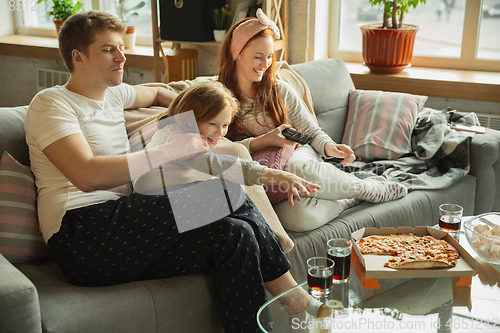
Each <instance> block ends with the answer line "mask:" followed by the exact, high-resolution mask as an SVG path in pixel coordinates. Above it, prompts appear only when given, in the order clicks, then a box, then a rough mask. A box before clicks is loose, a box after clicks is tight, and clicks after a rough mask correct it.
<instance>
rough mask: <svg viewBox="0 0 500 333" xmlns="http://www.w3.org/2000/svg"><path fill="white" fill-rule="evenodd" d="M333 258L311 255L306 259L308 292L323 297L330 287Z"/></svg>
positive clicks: (329, 290) (327, 293)
mask: <svg viewBox="0 0 500 333" xmlns="http://www.w3.org/2000/svg"><path fill="white" fill-rule="evenodd" d="M334 265H335V263H334V262H333V260H331V259H328V258H326V257H313V258H309V259H308V260H307V285H308V291H309V294H311V295H312V296H314V297H325V296H327V295H329V294H330V292H331V289H332V276H333V266H334Z"/></svg>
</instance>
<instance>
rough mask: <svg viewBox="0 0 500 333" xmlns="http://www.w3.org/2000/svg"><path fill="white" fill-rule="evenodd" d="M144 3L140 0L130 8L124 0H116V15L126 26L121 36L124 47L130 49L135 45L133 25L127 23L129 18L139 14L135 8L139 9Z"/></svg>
mask: <svg viewBox="0 0 500 333" xmlns="http://www.w3.org/2000/svg"><path fill="white" fill-rule="evenodd" d="M145 5H146V2H144V1H141V2H139V3H138V4H137V5H135V6H134V7H132V8H127V4H126V0H118V16H119V19H120V20H121V21H122V22H123V24H125V25H126V26H127V31H126V32H125V34H124V35H123V36H122V39H123V44H124V47H125V48H126V49H131V48H133V47H134V45H135V38H136V35H137V34H136V32H135V27H134V26H129V25H127V22H128V20H129V19H130V18H132V17H135V16H139V13H138V12H136V10H138V9H141V8H142V7H144V6H145Z"/></svg>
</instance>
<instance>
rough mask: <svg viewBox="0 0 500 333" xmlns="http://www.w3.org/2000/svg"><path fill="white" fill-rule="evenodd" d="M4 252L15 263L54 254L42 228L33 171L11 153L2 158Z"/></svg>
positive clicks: (0, 241)
mask: <svg viewBox="0 0 500 333" xmlns="http://www.w3.org/2000/svg"><path fill="white" fill-rule="evenodd" d="M0 253H1V254H2V255H3V256H4V257H5V258H7V260H9V261H10V262H12V263H19V262H23V261H29V260H35V259H39V258H44V257H46V256H48V255H50V251H49V249H48V248H47V246H46V245H45V242H44V241H43V238H42V234H41V233H40V230H39V224H38V216H37V212H36V189H35V179H34V177H33V174H32V173H31V170H30V168H29V167H27V166H24V165H22V164H21V163H19V162H18V161H16V160H15V159H14V158H13V157H12V156H11V155H9V153H8V152H4V153H3V155H2V157H1V159H0Z"/></svg>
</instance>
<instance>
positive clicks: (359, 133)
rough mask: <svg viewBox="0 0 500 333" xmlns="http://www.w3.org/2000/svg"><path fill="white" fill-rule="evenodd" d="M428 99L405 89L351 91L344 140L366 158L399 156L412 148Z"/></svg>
mask: <svg viewBox="0 0 500 333" xmlns="http://www.w3.org/2000/svg"><path fill="white" fill-rule="evenodd" d="M426 100H427V96H417V95H411V94H403V93H392V92H383V91H373V90H353V91H351V92H350V93H349V113H348V115H347V123H346V125H345V131H344V137H343V138H342V143H345V144H347V145H349V146H350V147H351V148H352V149H353V150H354V153H355V154H356V156H357V157H360V158H362V159H364V160H365V161H373V160H374V159H397V158H399V157H401V156H402V155H404V154H407V153H409V152H411V133H412V131H413V128H414V126H415V121H416V119H417V116H418V113H419V112H420V110H422V107H423V106H424V103H425V101H426Z"/></svg>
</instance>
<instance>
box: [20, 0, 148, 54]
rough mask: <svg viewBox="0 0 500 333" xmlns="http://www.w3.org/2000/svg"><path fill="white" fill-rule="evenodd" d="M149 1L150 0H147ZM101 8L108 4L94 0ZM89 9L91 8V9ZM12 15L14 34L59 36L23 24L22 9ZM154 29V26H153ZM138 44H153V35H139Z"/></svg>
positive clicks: (95, 4)
mask: <svg viewBox="0 0 500 333" xmlns="http://www.w3.org/2000/svg"><path fill="white" fill-rule="evenodd" d="M145 1H148V0H145ZM99 8H102V10H104V11H105V10H106V6H105V3H104V0H92V8H91V9H92V10H93V9H96V10H99ZM91 9H89V10H91ZM11 15H12V16H11V17H12V22H13V28H14V34H15V35H27V36H37V37H50V38H57V33H56V30H55V27H54V29H42V28H34V27H25V26H21V15H22V12H21V11H12V12H11ZM151 29H152V26H151ZM135 44H136V45H141V46H153V37H152V36H151V37H142V36H137V37H136V41H135Z"/></svg>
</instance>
